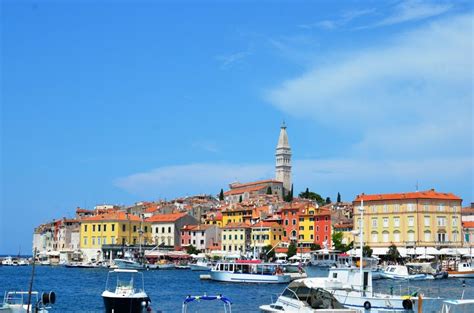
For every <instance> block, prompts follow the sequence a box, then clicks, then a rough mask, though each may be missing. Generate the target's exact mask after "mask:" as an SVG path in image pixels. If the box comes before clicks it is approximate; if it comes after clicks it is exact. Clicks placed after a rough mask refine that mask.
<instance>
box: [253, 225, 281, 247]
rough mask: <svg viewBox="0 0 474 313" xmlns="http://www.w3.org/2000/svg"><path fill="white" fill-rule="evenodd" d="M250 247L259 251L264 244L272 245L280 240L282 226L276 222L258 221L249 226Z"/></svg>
mask: <svg viewBox="0 0 474 313" xmlns="http://www.w3.org/2000/svg"><path fill="white" fill-rule="evenodd" d="M251 229H252V232H251V243H250V244H251V248H253V247H256V248H258V250H259V251H261V249H262V248H263V247H265V246H268V245H271V246H272V247H273V246H275V245H277V244H278V243H279V242H281V241H282V240H283V239H284V237H283V227H282V226H281V225H279V224H278V223H276V222H265V221H262V222H259V223H257V224H255V225H252V226H251Z"/></svg>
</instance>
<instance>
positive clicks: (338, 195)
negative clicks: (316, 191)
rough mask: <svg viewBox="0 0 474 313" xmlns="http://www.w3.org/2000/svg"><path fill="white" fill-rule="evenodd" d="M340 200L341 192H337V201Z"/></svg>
mask: <svg viewBox="0 0 474 313" xmlns="http://www.w3.org/2000/svg"><path fill="white" fill-rule="evenodd" d="M340 202H341V194H340V193H339V192H338V193H337V203H340Z"/></svg>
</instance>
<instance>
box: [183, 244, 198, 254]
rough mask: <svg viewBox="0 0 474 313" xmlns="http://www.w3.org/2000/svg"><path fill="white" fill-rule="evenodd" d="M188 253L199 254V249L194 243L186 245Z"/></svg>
mask: <svg viewBox="0 0 474 313" xmlns="http://www.w3.org/2000/svg"><path fill="white" fill-rule="evenodd" d="M186 253H187V254H198V253H199V250H198V249H196V247H194V246H193V245H189V246H187V247H186Z"/></svg>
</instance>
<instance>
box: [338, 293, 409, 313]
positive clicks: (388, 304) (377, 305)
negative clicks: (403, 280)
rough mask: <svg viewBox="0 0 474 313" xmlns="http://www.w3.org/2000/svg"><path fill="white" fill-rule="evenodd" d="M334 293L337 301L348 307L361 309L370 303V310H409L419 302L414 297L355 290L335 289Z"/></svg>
mask: <svg viewBox="0 0 474 313" xmlns="http://www.w3.org/2000/svg"><path fill="white" fill-rule="evenodd" d="M332 294H333V296H334V298H336V299H337V301H339V302H340V303H341V304H342V305H344V306H345V307H347V308H351V309H359V310H360V309H364V308H367V306H368V305H370V310H371V311H370V312H384V311H390V312H407V311H410V310H412V309H413V308H416V304H417V302H416V300H413V299H404V298H402V297H398V298H394V297H391V298H387V297H383V296H381V297H374V296H361V294H360V292H353V291H352V292H346V291H343V290H334V291H332ZM367 303H369V304H367Z"/></svg>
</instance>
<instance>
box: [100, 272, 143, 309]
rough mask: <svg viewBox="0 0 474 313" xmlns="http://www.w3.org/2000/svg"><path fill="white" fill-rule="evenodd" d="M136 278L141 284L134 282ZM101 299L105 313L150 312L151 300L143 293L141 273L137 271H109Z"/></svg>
mask: <svg viewBox="0 0 474 313" xmlns="http://www.w3.org/2000/svg"><path fill="white" fill-rule="evenodd" d="M137 276H140V278H141V282H140V281H137V280H136V277H137ZM138 280H140V279H138ZM102 298H103V300H104V306H105V312H106V313H145V312H150V311H151V306H150V304H151V300H150V298H149V297H148V295H147V294H146V292H145V287H144V281H143V273H140V272H138V271H137V270H124V269H115V270H113V271H110V272H109V273H108V275H107V282H106V287H105V290H104V292H102Z"/></svg>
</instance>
